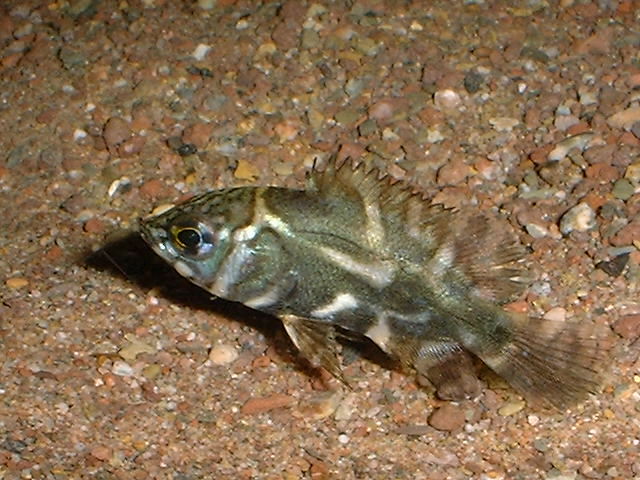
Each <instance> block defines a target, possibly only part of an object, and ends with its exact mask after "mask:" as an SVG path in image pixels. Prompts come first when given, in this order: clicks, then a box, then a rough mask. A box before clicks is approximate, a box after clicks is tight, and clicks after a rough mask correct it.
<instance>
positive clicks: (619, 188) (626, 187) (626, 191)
mask: <svg viewBox="0 0 640 480" xmlns="http://www.w3.org/2000/svg"><path fill="white" fill-rule="evenodd" d="M635 192H636V189H635V187H634V186H633V184H632V183H631V182H630V181H629V180H627V179H626V178H621V179H620V180H617V181H616V183H614V184H613V190H611V194H612V195H613V196H614V197H616V198H618V199H620V200H628V199H629V198H631V197H632V196H633V194H634V193H635Z"/></svg>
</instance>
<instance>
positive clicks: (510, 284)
mask: <svg viewBox="0 0 640 480" xmlns="http://www.w3.org/2000/svg"><path fill="white" fill-rule="evenodd" d="M308 187H309V188H311V189H314V190H317V191H318V192H320V193H321V194H323V195H327V196H330V197H334V198H336V197H341V196H347V197H349V198H351V199H354V198H357V199H359V200H360V201H361V202H362V204H363V206H364V207H365V208H366V207H368V206H369V207H370V206H373V207H375V210H379V211H380V215H381V217H382V218H383V219H384V221H385V223H386V225H388V226H389V225H393V226H394V228H399V229H401V230H402V232H403V234H406V235H408V236H409V237H411V238H412V239H414V240H415V241H416V242H419V243H420V244H421V245H422V249H423V252H422V253H423V255H424V257H425V260H427V261H428V260H429V259H433V258H435V259H436V261H438V260H437V257H438V255H440V254H443V253H445V252H446V255H448V256H449V257H450V258H449V263H450V268H449V270H455V271H456V272H458V273H459V275H456V278H457V279H458V280H460V281H462V282H463V283H464V284H466V286H467V288H468V290H469V292H470V293H472V294H475V295H477V296H479V297H481V298H484V299H487V300H491V301H495V302H498V303H506V302H508V301H510V300H512V299H513V298H514V297H516V296H517V295H519V294H520V293H521V292H522V291H523V290H524V288H525V287H526V286H527V284H528V283H529V281H530V280H529V275H528V272H527V270H526V269H525V267H524V266H523V265H522V259H523V257H524V254H525V249H524V247H522V245H521V244H520V243H519V241H518V240H517V238H516V236H515V234H514V232H513V230H512V228H511V227H510V226H509V225H508V223H507V222H506V221H504V220H501V219H499V218H498V217H497V216H492V215H490V214H488V213H483V212H477V211H472V210H471V209H464V210H459V209H448V208H446V207H444V206H443V205H440V204H433V203H430V201H429V200H428V199H426V198H425V195H424V193H423V192H421V191H420V190H419V189H418V188H416V187H415V186H414V185H412V184H410V183H408V182H403V181H399V180H395V179H393V178H391V177H389V176H388V175H385V174H383V173H382V172H381V171H380V170H378V169H377V168H374V167H370V166H367V165H366V164H365V163H364V162H356V161H354V160H352V159H350V158H347V159H345V160H344V161H342V162H339V161H338V160H337V157H335V156H333V157H331V158H330V159H329V160H328V162H327V163H326V166H325V167H324V168H323V169H322V170H320V169H319V168H317V167H315V166H314V169H313V171H312V172H311V173H310V175H309V176H308ZM390 233H393V232H390ZM427 267H428V265H427ZM442 273H443V274H445V273H446V274H448V275H449V278H451V274H450V272H449V271H445V272H442ZM436 275H437V274H436Z"/></svg>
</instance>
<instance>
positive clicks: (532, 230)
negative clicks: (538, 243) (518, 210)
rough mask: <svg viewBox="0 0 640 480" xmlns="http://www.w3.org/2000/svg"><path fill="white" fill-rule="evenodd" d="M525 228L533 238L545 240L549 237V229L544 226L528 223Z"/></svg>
mask: <svg viewBox="0 0 640 480" xmlns="http://www.w3.org/2000/svg"><path fill="white" fill-rule="evenodd" d="M524 228H525V229H526V230H527V233H528V234H529V235H531V236H532V237H533V238H544V237H546V236H547V235H549V229H547V228H546V227H545V226H543V225H538V224H537V223H527V224H526V225H525V226H524Z"/></svg>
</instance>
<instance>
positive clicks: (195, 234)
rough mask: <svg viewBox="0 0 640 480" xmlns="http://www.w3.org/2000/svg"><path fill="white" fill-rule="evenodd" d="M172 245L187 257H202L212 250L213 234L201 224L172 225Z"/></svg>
mask: <svg viewBox="0 0 640 480" xmlns="http://www.w3.org/2000/svg"><path fill="white" fill-rule="evenodd" d="M171 238H172V241H173V244H174V245H175V246H176V247H177V248H179V249H180V250H181V251H182V252H184V253H185V254H189V255H202V254H205V253H207V252H208V251H210V250H211V248H213V243H214V242H213V234H212V233H211V231H210V230H209V229H208V228H207V227H206V226H205V225H203V224H201V223H199V222H198V223H197V224H195V225H194V224H191V225H174V226H173V227H171Z"/></svg>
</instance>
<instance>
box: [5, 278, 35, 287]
mask: <svg viewBox="0 0 640 480" xmlns="http://www.w3.org/2000/svg"><path fill="white" fill-rule="evenodd" d="M4 283H5V285H6V286H7V287H9V288H13V289H17V288H24V287H26V286H27V285H29V280H27V279H26V278H24V277H12V278H7V280H5V282H4Z"/></svg>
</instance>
